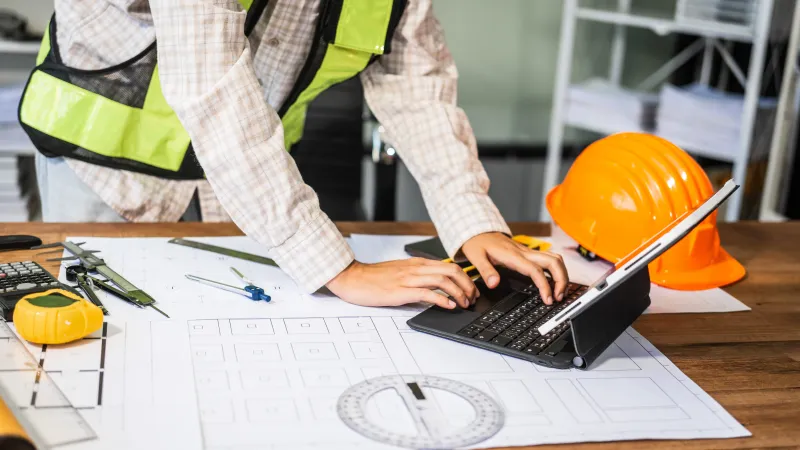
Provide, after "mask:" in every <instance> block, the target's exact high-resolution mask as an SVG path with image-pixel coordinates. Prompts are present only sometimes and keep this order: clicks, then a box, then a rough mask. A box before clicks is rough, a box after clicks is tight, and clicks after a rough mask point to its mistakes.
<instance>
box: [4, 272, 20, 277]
mask: <svg viewBox="0 0 800 450" xmlns="http://www.w3.org/2000/svg"><path fill="white" fill-rule="evenodd" d="M6 274H7V275H8V276H9V277H15V276H17V275H19V274H18V273H17V272H16V271H12V272H6Z"/></svg>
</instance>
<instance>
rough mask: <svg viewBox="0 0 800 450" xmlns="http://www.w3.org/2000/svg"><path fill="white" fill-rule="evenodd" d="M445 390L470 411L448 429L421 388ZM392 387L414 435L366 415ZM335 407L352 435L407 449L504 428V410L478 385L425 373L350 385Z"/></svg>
mask: <svg viewBox="0 0 800 450" xmlns="http://www.w3.org/2000/svg"><path fill="white" fill-rule="evenodd" d="M423 389H425V390H426V391H428V395H430V393H431V392H432V391H437V390H438V391H444V392H445V393H446V394H449V395H450V396H453V395H455V396H457V397H460V398H461V400H463V401H465V402H466V403H467V404H469V406H471V407H472V409H473V410H474V414H473V417H472V421H471V422H469V423H466V424H464V425H462V426H457V427H453V426H452V425H450V424H449V423H448V420H449V418H448V417H447V415H446V414H445V413H444V412H443V411H442V410H441V409H440V408H439V406H438V404H437V401H436V399H435V398H429V397H427V396H426V394H425V393H424V392H423ZM387 390H394V391H395V392H396V393H397V394H398V395H399V396H400V398H401V399H402V402H403V404H404V406H405V407H406V408H407V410H408V412H409V413H410V415H411V419H412V422H413V424H414V428H415V429H416V434H405V433H401V432H398V431H395V430H390V429H388V428H387V427H383V426H381V425H379V424H377V423H375V422H374V421H373V420H371V419H370V417H369V414H368V413H367V411H368V408H369V404H370V403H371V402H376V401H377V400H376V398H375V397H376V395H377V394H379V393H382V392H384V391H387ZM336 411H337V413H338V414H339V417H340V418H341V419H342V421H343V422H344V423H345V424H346V425H347V426H348V427H350V428H351V429H352V430H354V431H356V432H357V433H359V434H361V435H363V436H365V437H367V438H370V439H373V440H375V441H378V442H381V443H384V444H388V445H394V446H398V447H407V448H425V449H445V448H447V449H450V448H463V447H467V446H471V445H474V444H477V443H479V442H483V441H485V440H486V439H489V438H490V437H492V436H494V435H495V434H497V432H499V431H500V429H501V428H502V427H503V424H504V421H505V414H504V412H503V410H502V408H501V407H500V405H499V404H498V403H497V402H496V401H495V400H494V399H493V398H492V397H490V396H488V395H486V394H484V393H483V392H481V391H479V390H478V389H476V388H474V387H472V386H469V385H467V384H464V383H461V382H459V381H455V380H449V379H446V378H439V377H433V376H430V375H388V376H383V377H378V378H373V379H370V380H366V381H363V382H361V383H359V384H356V385H354V386H351V387H350V388H348V389H347V390H346V391H344V393H343V394H342V395H341V397H339V401H338V403H337V405H336Z"/></svg>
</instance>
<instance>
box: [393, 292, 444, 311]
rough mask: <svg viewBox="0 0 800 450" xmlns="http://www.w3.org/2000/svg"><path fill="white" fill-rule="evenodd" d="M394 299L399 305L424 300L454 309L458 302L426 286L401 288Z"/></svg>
mask: <svg viewBox="0 0 800 450" xmlns="http://www.w3.org/2000/svg"><path fill="white" fill-rule="evenodd" d="M394 300H395V302H394V303H395V304H397V305H404V304H406V303H413V302H418V301H423V302H426V303H432V304H434V305H437V306H440V307H442V308H444V309H454V308H455V307H456V302H454V301H452V300H450V299H449V298H447V297H445V296H444V295H442V294H439V293H436V292H433V291H432V290H430V289H425V288H408V289H400V290H398V291H397V292H396V294H395V299H394Z"/></svg>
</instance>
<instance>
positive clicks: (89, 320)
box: [14, 289, 103, 344]
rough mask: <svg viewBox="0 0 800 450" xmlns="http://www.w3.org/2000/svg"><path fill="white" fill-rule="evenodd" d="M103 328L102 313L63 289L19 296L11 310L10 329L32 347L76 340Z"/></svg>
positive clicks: (79, 297) (84, 300) (81, 298)
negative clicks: (14, 330)
mask: <svg viewBox="0 0 800 450" xmlns="http://www.w3.org/2000/svg"><path fill="white" fill-rule="evenodd" d="M102 325H103V311H101V310H100V308H98V307H97V306H95V305H93V304H92V303H90V302H89V301H87V300H86V299H84V298H83V297H81V296H79V295H77V294H74V293H72V292H70V291H67V290H65V289H49V290H47V291H44V292H36V293H34V294H28V295H26V296H24V297H22V298H21V299H20V300H19V302H17V305H16V306H15V307H14V326H15V327H16V329H17V332H18V333H19V335H20V336H22V338H23V339H25V340H27V341H29V342H32V343H34V344H64V343H67V342H72V341H76V340H78V339H81V338H83V337H85V336H87V335H89V334H91V333H94V332H95V331H97V330H99V329H100V327H101V326H102Z"/></svg>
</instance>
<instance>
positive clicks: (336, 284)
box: [325, 259, 361, 293]
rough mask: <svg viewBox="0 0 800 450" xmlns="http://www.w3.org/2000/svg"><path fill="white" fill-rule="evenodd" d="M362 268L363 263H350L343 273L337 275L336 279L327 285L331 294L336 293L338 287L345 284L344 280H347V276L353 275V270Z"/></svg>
mask: <svg viewBox="0 0 800 450" xmlns="http://www.w3.org/2000/svg"><path fill="white" fill-rule="evenodd" d="M359 266H361V263H360V262H358V261H356V260H355V259H354V260H353V261H351V262H350V264H348V265H347V267H345V268H344V269H343V270H342V271H341V272H339V273H338V274H336V276H335V277H333V278H331V279H330V280H329V281H328V282H327V283H326V284H325V287H327V288H328V289H329V290H330V291H331V292H334V293H335V292H336V290H337V287H339V286H341V285H342V283H344V279H345V278H347V275H348V274H349V273H351V272H352V271H353V270H355V269H356V268H358V267H359Z"/></svg>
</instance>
